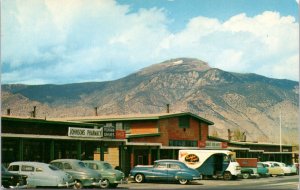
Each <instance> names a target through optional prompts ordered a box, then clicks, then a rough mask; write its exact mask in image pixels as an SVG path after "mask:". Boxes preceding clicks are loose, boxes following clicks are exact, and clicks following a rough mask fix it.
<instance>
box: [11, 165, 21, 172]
mask: <svg viewBox="0 0 300 190" xmlns="http://www.w3.org/2000/svg"><path fill="white" fill-rule="evenodd" d="M19 168H20V167H19V165H11V166H9V167H8V171H19Z"/></svg>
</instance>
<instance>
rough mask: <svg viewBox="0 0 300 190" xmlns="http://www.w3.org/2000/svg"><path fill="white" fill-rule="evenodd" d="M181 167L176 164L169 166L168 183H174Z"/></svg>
mask: <svg viewBox="0 0 300 190" xmlns="http://www.w3.org/2000/svg"><path fill="white" fill-rule="evenodd" d="M180 170H181V167H180V166H179V165H178V164H176V163H170V164H168V181H174V180H176V179H175V176H176V174H177V173H178V172H180Z"/></svg>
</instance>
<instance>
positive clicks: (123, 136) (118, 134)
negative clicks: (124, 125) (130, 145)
mask: <svg viewBox="0 0 300 190" xmlns="http://www.w3.org/2000/svg"><path fill="white" fill-rule="evenodd" d="M116 139H126V131H125V130H116Z"/></svg>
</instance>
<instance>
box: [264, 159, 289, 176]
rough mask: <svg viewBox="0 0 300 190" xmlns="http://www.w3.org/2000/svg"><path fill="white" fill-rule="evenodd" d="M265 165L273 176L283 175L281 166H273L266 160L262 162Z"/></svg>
mask: <svg viewBox="0 0 300 190" xmlns="http://www.w3.org/2000/svg"><path fill="white" fill-rule="evenodd" d="M262 163H263V164H264V166H265V167H267V168H268V171H269V174H270V175H271V176H273V177H275V176H279V175H280V176H281V175H284V172H283V169H282V168H281V167H275V166H274V165H273V164H271V163H268V162H262Z"/></svg>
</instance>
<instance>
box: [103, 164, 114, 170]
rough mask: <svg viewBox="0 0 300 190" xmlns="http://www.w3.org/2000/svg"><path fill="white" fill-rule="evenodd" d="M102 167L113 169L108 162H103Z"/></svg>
mask: <svg viewBox="0 0 300 190" xmlns="http://www.w3.org/2000/svg"><path fill="white" fill-rule="evenodd" d="M103 168H104V169H105V170H108V169H113V167H112V166H111V165H110V164H109V163H104V164H103Z"/></svg>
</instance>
